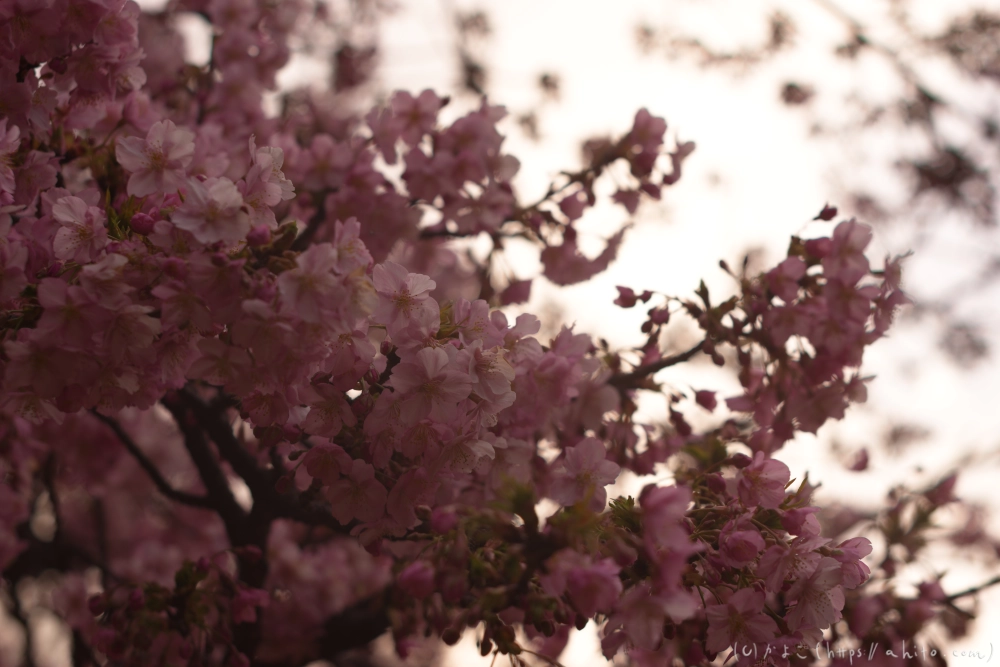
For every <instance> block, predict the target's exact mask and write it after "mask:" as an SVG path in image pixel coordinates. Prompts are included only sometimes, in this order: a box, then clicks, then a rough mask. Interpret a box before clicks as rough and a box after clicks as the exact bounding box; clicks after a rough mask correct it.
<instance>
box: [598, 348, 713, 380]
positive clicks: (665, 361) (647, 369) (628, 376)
mask: <svg viewBox="0 0 1000 667" xmlns="http://www.w3.org/2000/svg"><path fill="white" fill-rule="evenodd" d="M704 344H705V341H703V340H702V341H700V342H699V343H698V344H697V345H695V346H694V347H692V348H691V349H690V350H687V351H685V352H681V353H679V354H675V355H673V356H670V357H664V358H662V359H660V360H659V361H654V362H652V363H648V364H644V365H642V366H639V367H637V368H636V369H635V370H633V371H630V372H628V373H621V374H617V375H612V376H611V379H609V380H608V384H609V385H611V386H612V387H616V388H618V389H639V388H641V384H640V383H641V380H644V379H645V378H647V377H650V376H652V375H655V374H656V373H658V372H660V371H662V370H663V369H664V368H670V367H671V366H676V365H677V364H680V363H683V362H685V361H687V360H689V359H691V358H692V357H694V356H695V355H696V354H698V353H699V352H701V347H702V345H704Z"/></svg>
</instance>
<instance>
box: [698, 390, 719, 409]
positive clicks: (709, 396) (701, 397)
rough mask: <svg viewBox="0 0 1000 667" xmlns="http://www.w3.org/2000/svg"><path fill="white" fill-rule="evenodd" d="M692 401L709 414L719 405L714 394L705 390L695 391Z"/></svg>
mask: <svg viewBox="0 0 1000 667" xmlns="http://www.w3.org/2000/svg"><path fill="white" fill-rule="evenodd" d="M694 400H695V402H696V403H697V404H698V405H700V406H701V407H703V408H705V409H706V410H708V411H709V412H712V411H714V410H715V406H717V405H718V404H719V402H718V401H717V400H716V398H715V392H714V391H708V390H705V389H703V390H702V391H696V392H695V393H694Z"/></svg>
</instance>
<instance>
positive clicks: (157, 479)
mask: <svg viewBox="0 0 1000 667" xmlns="http://www.w3.org/2000/svg"><path fill="white" fill-rule="evenodd" d="M91 413H92V414H93V415H94V416H95V417H97V418H98V419H100V420H101V421H102V422H104V423H105V424H107V425H108V426H109V427H110V428H111V430H112V431H114V432H115V435H116V436H118V439H119V440H120V441H121V443H122V444H123V445H125V449H127V450H128V452H129V454H131V455H132V457H133V458H134V459H135V460H136V461H138V463H139V465H140V466H141V467H142V469H143V470H145V471H146V474H147V475H149V478H150V479H151V480H152V481H153V484H155V485H156V488H157V489H158V490H159V491H160V493H162V494H163V495H164V496H166V497H167V498H169V499H170V500H174V501H176V502H179V503H181V504H183V505H190V506H192V507H202V508H205V509H213V508H214V507H215V505H214V504H213V503H212V500H211V499H209V498H208V497H206V496H198V495H195V494H193V493H187V492H185V491H178V490H177V489H175V488H174V487H172V486H170V483H169V482H168V481H167V480H166V479H164V478H163V475H161V474H160V471H159V469H158V468H157V467H156V464H155V463H153V462H152V461H151V460H150V459H149V457H148V456H146V454H145V453H144V452H143V451H142V450H141V449H139V446H138V445H137V444H136V443H135V441H134V440H132V438H131V437H130V436H129V434H128V433H126V432H125V429H123V428H122V427H121V424H119V423H118V422H117V421H115V420H114V419H112V418H110V417H107V416H105V415H102V414H101V413H100V412H97V411H96V410H91Z"/></svg>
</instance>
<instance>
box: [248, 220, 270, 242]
mask: <svg viewBox="0 0 1000 667" xmlns="http://www.w3.org/2000/svg"><path fill="white" fill-rule="evenodd" d="M270 242H271V229H270V228H269V227H268V226H267V225H266V224H263V225H257V226H256V227H254V228H253V229H251V230H250V232H249V233H248V234H247V243H248V244H249V245H250V247H251V248H259V247H260V246H263V245H267V244H268V243H270Z"/></svg>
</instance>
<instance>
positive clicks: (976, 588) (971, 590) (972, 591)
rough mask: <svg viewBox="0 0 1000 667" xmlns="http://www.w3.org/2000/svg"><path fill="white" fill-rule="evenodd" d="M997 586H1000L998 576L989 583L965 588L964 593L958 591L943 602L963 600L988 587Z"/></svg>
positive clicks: (999, 576)
mask: <svg viewBox="0 0 1000 667" xmlns="http://www.w3.org/2000/svg"><path fill="white" fill-rule="evenodd" d="M997 584H1000V575H997V576H995V577H993V578H992V579H990V580H989V581H984V582H983V583H981V584H979V585H978V586H973V587H972V588H966V589H965V590H964V591H959V592H958V593H952V594H951V595H949V596H948V597H946V598H945V601H946V602H954V601H955V600H957V599H959V598H964V597H967V596H969V595H975V594H976V593H979V592H981V591H984V590H986V589H987V588H989V587H990V586H996V585H997Z"/></svg>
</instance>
